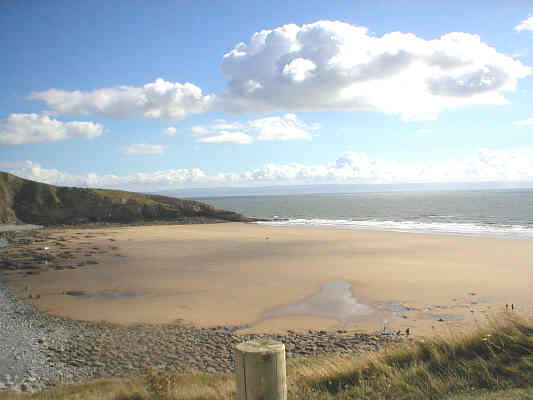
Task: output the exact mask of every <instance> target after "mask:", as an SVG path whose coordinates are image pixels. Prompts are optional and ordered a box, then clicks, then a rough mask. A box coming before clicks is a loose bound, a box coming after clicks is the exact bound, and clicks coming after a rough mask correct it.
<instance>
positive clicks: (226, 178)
mask: <svg viewBox="0 0 533 400" xmlns="http://www.w3.org/2000/svg"><path fill="white" fill-rule="evenodd" d="M1 166H3V167H4V168H6V169H7V170H8V171H9V172H12V173H14V174H16V175H18V176H21V177H24V178H28V179H34V180H37V181H40V182H46V183H51V184H56V185H68V186H92V187H108V188H121V189H129V190H140V191H146V190H158V189H170V188H183V187H209V186H212V187H216V186H269V185H288V184H321V183H409V182H413V183H416V182H425V183H426V182H437V183H448V182H515V183H518V182H524V183H533V148H514V149H513V148H511V149H496V150H490V149H479V150H478V151H476V153H474V154H472V155H471V156H469V157H465V158H463V159H461V160H455V159H450V160H447V161H445V162H438V163H399V162H396V161H393V160H383V159H375V158H371V157H369V156H368V155H367V154H364V153H357V152H346V153H344V154H343V155H341V156H340V157H338V158H337V159H336V160H335V161H333V162H330V163H326V164H317V165H305V164H299V163H290V164H267V165H264V166H262V167H260V168H255V169H251V170H247V171H241V172H220V173H218V174H216V175H207V174H206V173H205V172H204V171H202V170H201V169H198V168H191V169H171V170H164V171H156V172H141V173H137V174H133V175H129V176H118V175H114V174H104V175H98V174H94V173H88V174H85V175H75V174H69V173H66V172H61V171H58V170H56V169H46V168H43V167H41V166H40V165H39V164H36V163H33V162H31V161H26V162H24V163H2V164H1Z"/></svg>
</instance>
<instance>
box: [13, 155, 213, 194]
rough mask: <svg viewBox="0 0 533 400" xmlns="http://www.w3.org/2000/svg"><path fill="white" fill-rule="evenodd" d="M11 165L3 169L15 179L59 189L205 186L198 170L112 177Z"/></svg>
mask: <svg viewBox="0 0 533 400" xmlns="http://www.w3.org/2000/svg"><path fill="white" fill-rule="evenodd" d="M10 164H16V167H11V168H9V167H6V169H7V170H8V171H9V172H11V173H13V174H15V175H17V176H20V177H22V178H27V179H32V180H36V181H39V182H44V183H49V184H52V185H59V186H88V187H101V188H120V189H130V190H148V189H149V188H157V187H161V188H163V187H184V186H185V187H186V186H189V185H195V184H196V183H199V182H205V180H204V178H205V174H204V172H203V171H201V170H200V169H197V168H192V169H179V168H178V169H172V170H165V171H156V172H139V173H136V174H132V175H127V176H119V175H115V174H95V173H87V174H70V173H67V172H63V171H59V170H57V169H49V168H44V167H42V166H41V165H40V164H38V163H35V162H32V161H25V162H22V163H10Z"/></svg>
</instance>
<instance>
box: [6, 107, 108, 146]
mask: <svg viewBox="0 0 533 400" xmlns="http://www.w3.org/2000/svg"><path fill="white" fill-rule="evenodd" d="M103 132H104V127H103V126H102V125H100V124H97V123H94V122H88V121H70V122H62V121H58V120H56V119H53V118H50V117H49V116H48V115H45V114H42V115H38V114H10V115H9V116H8V117H7V118H6V119H3V120H0V144H6V145H18V144H25V143H35V142H51V141H57V140H66V139H71V138H76V137H79V138H86V139H92V138H94V137H96V136H100V135H101V134H102V133H103Z"/></svg>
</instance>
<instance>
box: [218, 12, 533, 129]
mask: <svg viewBox="0 0 533 400" xmlns="http://www.w3.org/2000/svg"><path fill="white" fill-rule="evenodd" d="M222 72H223V73H224V75H225V76H226V77H227V78H228V80H229V82H228V86H227V91H226V93H224V94H223V95H221V96H219V98H218V99H219V103H218V106H220V107H223V108H224V109H225V110H228V111H232V112H237V113H246V112H274V111H290V112H298V111H316V110H329V109H345V110H369V109H370V110H378V111H382V112H386V113H392V114H400V115H402V117H403V118H404V120H407V121H409V120H423V119H435V118H436V116H437V115H438V113H439V112H440V111H441V110H444V109H453V108H458V107H463V106H470V105H476V104H506V103H507V100H506V99H505V97H504V93H505V92H512V91H514V90H515V88H516V84H517V81H518V79H521V78H524V77H526V76H528V75H529V74H531V72H532V71H531V68H530V67H528V66H526V65H524V64H522V63H521V62H520V61H518V60H515V59H513V58H512V57H509V56H507V55H505V54H503V53H500V52H498V51H496V50H495V49H494V48H492V47H490V46H488V45H487V44H485V43H483V42H482V41H481V40H480V37H479V36H478V35H473V34H468V33H461V32H454V33H449V34H446V35H443V36H441V37H440V38H438V39H434V40H425V39H422V38H419V37H417V36H415V35H414V34H411V33H401V32H392V33H388V34H385V35H383V36H382V37H377V36H372V35H369V34H368V31H367V29H366V28H364V27H359V26H353V25H350V24H347V23H342V22H338V21H319V22H316V23H313V24H309V25H302V26H298V25H293V24H291V25H284V26H281V27H278V28H276V29H274V30H263V31H260V32H256V33H255V34H254V35H253V36H252V37H251V39H250V41H249V42H248V43H239V44H237V45H236V46H235V48H234V49H233V50H231V51H230V52H228V53H227V54H225V55H224V58H223V60H222Z"/></svg>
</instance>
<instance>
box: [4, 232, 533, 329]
mask: <svg viewBox="0 0 533 400" xmlns="http://www.w3.org/2000/svg"><path fill="white" fill-rule="evenodd" d="M51 235H52V236H54V237H56V238H62V239H63V240H62V241H61V242H60V243H61V249H56V248H55V247H54V245H53V244H51V245H50V247H51V248H50V249H49V250H47V251H49V252H50V253H51V254H54V253H58V252H59V250H60V251H61V252H65V251H68V252H70V253H71V254H72V255H71V257H70V258H69V260H68V262H70V263H71V265H73V266H75V268H73V269H69V268H64V269H61V268H63V267H70V266H69V265H65V262H66V261H62V265H59V264H58V262H55V264H53V266H54V268H50V269H49V270H47V271H42V272H40V274H38V275H27V274H20V273H16V272H12V273H6V274H5V278H6V284H7V286H8V287H10V288H11V289H12V290H13V291H14V292H15V293H17V294H18V295H20V296H23V295H24V292H31V295H32V299H29V300H28V301H29V302H31V303H33V304H35V305H36V306H37V307H38V308H39V309H40V310H41V311H45V312H48V313H51V314H54V315H61V316H65V317H68V318H73V319H80V320H87V321H109V322H114V323H120V324H131V323H173V322H176V321H179V322H182V323H185V324H190V325H194V326H199V327H212V326H239V327H247V329H242V330H241V331H240V332H242V333H249V332H283V331H286V330H288V329H292V330H304V329H338V328H343V329H349V330H352V329H354V330H360V331H373V332H375V331H376V330H381V329H383V327H384V326H385V328H386V329H387V330H390V331H396V330H402V331H404V330H405V329H406V328H410V329H411V332H413V333H414V334H428V333H433V332H435V331H438V332H442V331H445V330H447V329H449V328H450V327H468V326H471V325H472V324H473V323H475V322H483V321H484V320H485V319H486V317H487V315H491V314H492V315H496V316H497V315H498V314H499V313H501V312H503V311H504V310H505V304H509V305H510V304H514V305H515V309H516V310H515V311H520V312H524V313H528V314H531V312H532V307H531V305H533V291H532V290H531V284H530V283H531V277H532V274H533V258H532V257H531V253H532V250H533V241H531V240H525V239H499V238H497V239H496V238H479V237H460V236H442V235H421V234H408V233H394V232H381V231H351V230H333V229H320V228H315V229H314V228H304V227H301V228H299V227H268V226H261V225H255V224H243V223H228V224H214V225H175V226H141V227H124V228H106V229H91V230H76V229H70V230H57V231H52V232H51ZM57 243H59V242H57ZM89 250H91V251H89ZM82 259H84V260H86V259H90V260H91V261H92V262H93V263H92V264H87V263H85V264H84V265H83V266H81V267H80V266H78V264H76V263H79V261H80V260H82ZM96 262H97V263H96ZM51 265H52V263H51ZM56 267H61V268H56ZM332 282H333V286H335V285H337V288H338V289H339V290H338V291H337V292H335V291H334V293H332V294H331V293H330V294H331V296H329V295H326V296H325V295H324V291H322V290H323V289H324V288H326V289H327V288H328V287H330V288H331V285H332ZM334 282H337V283H336V284H335V283H334ZM324 285H326V286H324ZM328 285H330V286H328ZM321 291H322V292H321ZM67 292H71V294H67ZM110 293H115V294H116V295H110ZM320 293H322V295H321V294H320ZM72 294H78V295H72ZM80 294H81V295H80ZM121 294H124V295H121ZM133 294H136V295H138V296H136V295H133ZM36 297H38V298H36ZM350 307H351V308H350ZM313 308H314V309H317V308H318V309H319V310H322V311H321V312H318V313H316V312H315V313H313V312H312V309H313ZM335 309H338V310H339V312H338V313H335ZM310 310H311V311H310ZM324 310H326V311H324ZM331 310H333V311H331ZM295 313H297V314H295Z"/></svg>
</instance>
